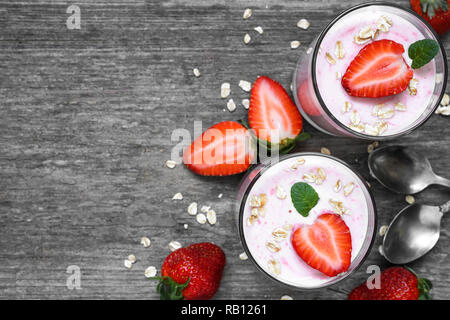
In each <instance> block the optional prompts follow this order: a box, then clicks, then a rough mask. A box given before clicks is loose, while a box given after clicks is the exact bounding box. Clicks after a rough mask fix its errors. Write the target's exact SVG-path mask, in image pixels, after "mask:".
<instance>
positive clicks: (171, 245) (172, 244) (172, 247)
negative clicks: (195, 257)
mask: <svg viewBox="0 0 450 320" xmlns="http://www.w3.org/2000/svg"><path fill="white" fill-rule="evenodd" d="M180 248H181V243H179V242H178V241H171V242H170V243H169V250H170V251H172V252H173V251H175V250H178V249H180Z"/></svg>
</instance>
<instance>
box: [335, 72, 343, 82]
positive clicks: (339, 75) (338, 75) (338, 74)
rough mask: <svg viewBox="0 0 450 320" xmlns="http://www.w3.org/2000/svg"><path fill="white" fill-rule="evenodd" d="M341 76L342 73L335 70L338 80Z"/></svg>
mask: <svg viewBox="0 0 450 320" xmlns="http://www.w3.org/2000/svg"><path fill="white" fill-rule="evenodd" d="M341 78H342V73H340V72H339V71H336V79H337V80H340V79H341Z"/></svg>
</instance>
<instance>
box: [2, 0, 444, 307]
mask: <svg viewBox="0 0 450 320" xmlns="http://www.w3.org/2000/svg"><path fill="white" fill-rule="evenodd" d="M398 2H399V3H401V4H402V5H404V6H405V7H406V6H408V3H409V2H408V1H406V0H402V1H398ZM273 3H274V2H272V1H263V0H261V1H252V2H251V3H248V2H247V1H218V0H208V1H184V0H172V1H109V0H108V1H106V0H97V1H95V2H94V1H92V2H91V1H86V0H85V1H77V4H78V5H79V6H80V8H81V18H82V20H81V21H82V23H81V30H68V29H67V28H66V25H65V22H66V18H67V17H68V14H66V13H65V12H66V8H67V7H68V6H69V5H70V4H71V3H69V2H66V1H45V0H42V1H32V0H25V1H20V2H19V1H18V2H9V1H0V12H1V14H0V30H1V31H0V60H1V64H0V99H1V100H0V101H1V102H0V235H1V236H0V298H2V299H24V298H26V299H54V298H56V299H118V298H120V299H156V298H158V295H157V294H156V292H155V283H153V282H151V281H149V280H147V279H146V278H145V277H144V274H143V272H144V269H145V268H146V267H147V266H149V265H155V266H157V267H160V265H161V263H162V261H163V259H164V258H165V256H166V255H167V254H168V253H169V250H168V248H167V245H168V243H169V242H170V241H171V240H178V241H180V242H181V243H183V244H189V243H193V242H199V241H214V242H216V243H217V244H219V245H220V246H221V247H222V248H224V251H225V253H226V256H227V262H228V263H227V266H226V269H225V273H224V277H223V281H222V285H221V287H220V290H219V292H218V294H217V296H216V298H217V299H279V298H280V297H281V296H282V295H284V294H289V295H291V296H292V297H294V298H295V299H345V298H346V294H347V293H348V292H349V290H350V289H351V288H353V287H354V286H356V284H358V283H360V282H362V281H363V280H364V279H365V278H366V277H367V274H366V273H365V269H366V267H367V266H368V265H371V264H378V265H380V266H382V267H385V266H387V265H388V264H387V263H386V261H385V260H384V259H383V258H382V257H381V256H380V254H379V253H378V251H377V247H378V246H379V245H380V242H381V239H380V237H377V239H376V242H375V245H374V248H373V249H372V252H371V254H370V256H369V257H368V259H367V260H366V262H365V263H364V265H363V267H362V268H361V269H360V270H359V271H358V272H357V273H355V275H354V276H352V277H351V278H350V279H348V280H346V281H344V282H342V283H341V284H339V285H337V286H335V287H332V288H328V289H323V290H314V291H308V292H301V291H293V290H291V289H288V288H286V287H284V286H281V285H278V284H275V283H272V282H271V281H270V280H268V279H267V278H266V277H265V276H264V275H262V274H261V273H259V272H258V271H257V269H256V268H255V267H254V266H253V265H252V264H251V262H250V261H241V260H240V259H239V257H238V256H239V253H241V252H242V251H243V249H242V247H241V244H240V240H239V237H238V234H237V228H236V220H235V213H234V197H235V192H236V187H237V185H238V183H239V181H240V179H241V178H242V176H232V177H226V178H203V177H199V176H196V175H194V174H192V173H191V172H189V171H188V170H187V169H186V168H184V167H183V166H177V167H176V168H175V169H173V170H170V169H168V168H166V167H165V166H164V163H165V161H166V160H167V159H169V158H170V155H171V150H172V148H173V146H174V145H175V144H176V142H172V141H171V134H172V131H173V130H174V129H176V128H186V129H188V130H190V132H191V133H192V132H193V122H194V121H195V120H202V121H203V126H204V127H207V126H210V125H212V124H213V123H215V122H217V121H218V120H232V119H241V118H245V116H246V110H245V109H244V108H243V107H242V106H241V105H239V106H238V108H237V110H236V111H235V112H234V113H229V112H228V111H224V108H226V101H225V100H222V99H220V84H221V83H222V82H224V81H228V82H230V83H231V84H232V97H233V99H234V100H235V101H236V102H239V101H240V100H241V99H243V98H246V97H247V94H245V93H244V92H243V91H241V90H240V89H239V87H238V86H237V84H238V82H239V80H241V79H245V80H248V81H253V80H254V79H256V77H257V76H258V75H260V74H266V75H268V76H270V77H273V78H274V79H276V80H278V81H279V82H280V83H281V84H282V85H283V86H285V87H286V88H288V87H289V83H290V79H291V75H292V72H293V70H294V67H295V65H296V62H297V59H298V56H299V53H300V51H295V50H292V49H290V47H289V43H290V41H292V40H300V41H301V42H302V47H301V48H300V49H298V50H305V48H306V44H308V43H309V42H310V41H312V39H313V37H315V36H316V35H317V34H318V33H319V32H320V31H321V30H322V28H323V27H324V26H325V25H326V24H327V23H328V22H329V21H330V20H331V19H332V18H333V17H334V16H335V15H336V14H337V13H338V12H339V11H341V10H343V9H345V8H347V7H349V6H350V5H354V4H357V3H358V1H349V0H345V1H342V0H341V1H338V0H329V1H320V0H319V1H287V0H283V1H277V2H276V3H277V4H276V5H275V4H273ZM246 7H251V8H253V16H252V17H251V19H249V20H243V19H242V13H243V11H244V9H245V8H246ZM303 17H306V18H308V19H309V21H310V22H311V27H310V28H309V30H307V31H304V30H300V29H299V28H297V27H296V23H297V21H298V20H299V19H300V18H303ZM258 25H260V26H262V27H263V28H264V34H263V35H258V34H257V33H256V32H254V31H252V30H253V28H254V27H256V26H258ZM246 32H250V33H251V35H252V38H253V40H252V42H251V43H250V44H249V45H245V44H244V43H243V41H242V39H243V36H244V34H245V33H246ZM443 42H444V45H445V47H446V50H447V53H449V48H450V37H449V36H448V35H447V36H446V37H444V38H443ZM194 67H198V68H199V69H200V71H201V77H200V78H195V77H194V76H193V74H192V69H193V68H194ZM449 121H450V119H449V118H445V117H441V116H437V115H434V116H433V117H432V118H431V119H430V120H429V121H428V122H427V124H426V125H424V126H423V127H422V128H421V129H419V130H418V131H416V132H414V133H413V134H411V135H409V136H407V137H404V138H401V139H398V140H396V141H392V142H389V144H403V145H411V146H415V147H417V148H418V149H420V150H422V151H423V152H425V153H426V154H427V155H428V156H429V158H430V161H431V163H432V165H433V167H434V168H435V170H436V172H437V173H440V174H442V175H447V176H449V171H448V167H449V159H450V149H449V147H448V142H449V139H448V136H449V135H450V126H449ZM305 129H306V131H308V132H311V134H312V135H313V138H312V139H311V140H309V141H307V142H306V143H303V144H302V145H301V147H298V148H297V149H296V151H318V150H320V147H322V146H326V147H328V148H329V149H331V151H332V153H333V155H335V156H337V157H339V158H342V159H343V160H345V161H347V162H348V163H350V164H351V165H353V166H354V167H355V168H356V169H358V170H359V171H360V172H361V173H362V174H363V175H364V176H365V177H367V179H368V181H369V182H370V183H371V184H372V186H373V192H374V195H375V198H376V201H377V207H378V212H379V225H384V224H387V223H388V221H389V220H390V219H391V217H392V216H393V215H394V213H395V212H397V211H398V210H400V209H401V208H402V207H403V206H405V201H404V198H403V196H400V195H394V194H392V193H390V192H388V191H386V190H385V189H383V188H382V187H381V186H380V185H379V184H378V183H376V182H375V181H373V179H372V178H370V176H369V173H368V170H367V151H366V150H367V143H366V142H362V141H355V140H348V139H344V138H330V137H329V136H325V135H324V134H321V133H319V132H317V131H316V130H314V129H313V128H312V127H311V126H309V125H308V124H306V125H305ZM176 192H182V193H183V195H184V199H183V200H182V201H172V200H171V198H172V196H173V194H175V193H176ZM220 193H223V198H222V199H218V195H219V194H220ZM449 198H450V190H446V189H444V188H440V187H433V188H430V189H429V190H427V191H425V192H423V193H421V194H420V195H419V196H417V200H418V201H422V202H426V203H432V204H441V203H443V202H444V201H446V200H448V199H449ZM192 201H197V202H199V204H202V205H203V204H207V205H211V206H213V208H214V209H215V210H216V212H217V213H218V223H217V225H215V226H210V225H199V224H198V223H196V222H195V221H194V219H193V218H192V217H191V216H189V215H188V214H187V212H186V207H187V206H188V204H189V203H190V202H192ZM185 223H188V224H189V229H187V230H185V229H184V228H183V224H185ZM144 235H146V236H148V237H150V238H151V239H152V246H151V247H150V248H148V249H145V248H143V247H142V246H141V245H140V244H139V239H140V238H141V237H142V236H144ZM449 247H450V232H449V221H448V219H444V220H443V228H442V236H441V239H440V241H439V243H438V245H437V247H436V248H435V249H434V250H433V251H432V252H431V253H430V254H428V255H427V256H426V257H425V258H423V259H421V260H419V261H417V262H415V263H413V264H412V265H411V266H412V267H413V268H414V269H415V270H416V271H417V272H418V273H420V274H422V275H426V276H427V277H428V278H430V279H431V280H432V281H433V283H434V286H435V288H434V296H435V298H437V299H449V298H450V278H449V277H448V273H449V271H450V257H449V255H448V252H449V251H448V248H449ZM129 254H135V255H136V256H137V258H138V261H137V263H136V264H135V265H134V267H133V269H132V270H126V269H125V268H124V266H123V260H124V259H125V258H126V257H127V256H128V255H129ZM69 265H78V266H79V267H80V268H81V272H82V279H81V286H82V289H81V290H68V289H67V288H66V279H67V276H68V274H67V273H66V268H67V267H68V266H69Z"/></svg>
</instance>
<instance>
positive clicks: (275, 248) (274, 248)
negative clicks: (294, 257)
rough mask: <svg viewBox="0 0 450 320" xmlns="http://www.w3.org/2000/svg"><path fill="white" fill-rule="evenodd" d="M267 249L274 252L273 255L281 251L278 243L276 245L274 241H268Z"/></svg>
mask: <svg viewBox="0 0 450 320" xmlns="http://www.w3.org/2000/svg"><path fill="white" fill-rule="evenodd" d="M266 248H267V249H268V250H269V251H270V252H273V253H277V252H278V251H280V250H281V247H280V246H279V245H278V244H277V243H275V242H273V241H267V242H266Z"/></svg>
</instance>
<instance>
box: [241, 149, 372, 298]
mask: <svg viewBox="0 0 450 320" xmlns="http://www.w3.org/2000/svg"><path fill="white" fill-rule="evenodd" d="M298 156H319V157H324V158H327V159H329V160H333V161H336V162H338V163H340V164H342V165H344V166H345V167H346V168H347V169H349V170H350V171H351V172H352V173H353V174H355V175H356V177H357V178H358V179H359V180H360V181H361V182H362V184H363V185H364V188H365V190H366V191H367V194H368V195H369V197H368V198H367V197H366V199H368V200H370V203H371V204H372V208H373V215H372V220H373V231H372V233H371V234H370V233H369V230H368V231H367V233H366V237H367V235H370V236H371V238H370V243H369V245H368V246H367V249H366V251H365V252H362V250H360V251H359V252H358V255H357V256H356V257H355V259H353V261H355V260H357V259H359V258H360V259H361V260H360V261H359V263H358V264H357V265H356V266H355V267H354V268H353V270H351V271H350V272H347V273H345V274H343V275H342V276H336V277H335V279H333V280H332V281H330V282H327V283H324V284H321V285H317V286H312V287H301V286H296V285H293V284H290V283H286V282H283V281H281V280H279V279H277V278H275V277H274V276H273V275H272V274H270V273H268V272H267V271H265V270H264V269H263V268H262V267H261V266H260V265H259V264H258V262H256V260H255V259H254V258H253V255H252V253H251V251H250V249H249V248H248V246H247V242H246V240H245V236H244V221H243V219H244V208H245V204H246V202H247V201H246V200H247V198H248V196H249V193H250V190H251V189H252V187H253V186H254V184H255V183H256V181H258V179H259V178H260V177H261V176H262V174H263V173H264V172H265V171H266V170H267V169H269V168H271V167H272V166H273V165H276V164H278V163H280V162H281V161H285V160H287V159H290V158H293V157H298ZM259 167H262V169H261V170H260V171H259V172H258V173H257V174H256V175H255V176H254V177H253V178H252V180H251V181H250V183H249V184H248V186H247V187H246V189H245V192H244V194H243V195H242V198H241V199H240V203H239V204H238V206H239V207H238V214H239V217H238V230H239V237H240V240H241V243H242V246H243V247H244V251H245V253H246V254H247V257H248V258H249V259H250V260H251V261H252V263H253V264H254V265H255V267H256V268H257V269H258V270H259V271H260V272H262V273H263V274H264V275H266V276H267V277H268V278H270V279H271V280H273V281H274V282H276V283H279V284H282V285H284V286H287V287H289V288H291V289H295V290H304V291H310V290H315V289H321V288H327V287H331V286H333V285H336V284H337V283H339V282H341V281H343V280H344V279H346V278H347V277H349V276H350V275H352V274H353V273H354V272H355V271H357V270H358V269H359V268H360V267H361V266H362V264H363V263H364V262H365V260H366V258H367V257H368V255H369V254H370V252H371V250H372V247H373V245H374V243H375V238H376V232H377V222H378V214H377V208H376V203H375V198H374V196H373V194H372V191H371V190H370V188H369V185H368V183H367V181H366V179H365V178H364V177H363V176H361V174H359V172H357V171H356V170H355V169H353V168H352V167H351V166H350V165H349V164H347V163H346V162H345V161H343V160H341V159H339V158H336V157H334V156H331V155H326V154H323V153H319V152H297V153H293V154H287V155H283V156H280V158H279V161H278V162H277V163H275V164H271V163H270V161H266V162H263V163H261V164H259V165H258V166H256V167H254V168H253V169H252V170H250V171H248V172H247V173H246V174H245V176H244V177H243V178H242V182H244V181H245V180H246V179H248V178H249V176H250V175H251V173H252V172H253V171H254V170H257V169H258V168H259ZM264 169H266V170H264ZM242 182H241V183H242ZM369 212H370V210H369ZM370 216H371V215H370V214H369V218H370ZM369 223H370V221H369V220H368V225H369ZM366 242H367V239H365V240H364V242H363V245H364V244H365V243H366Z"/></svg>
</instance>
